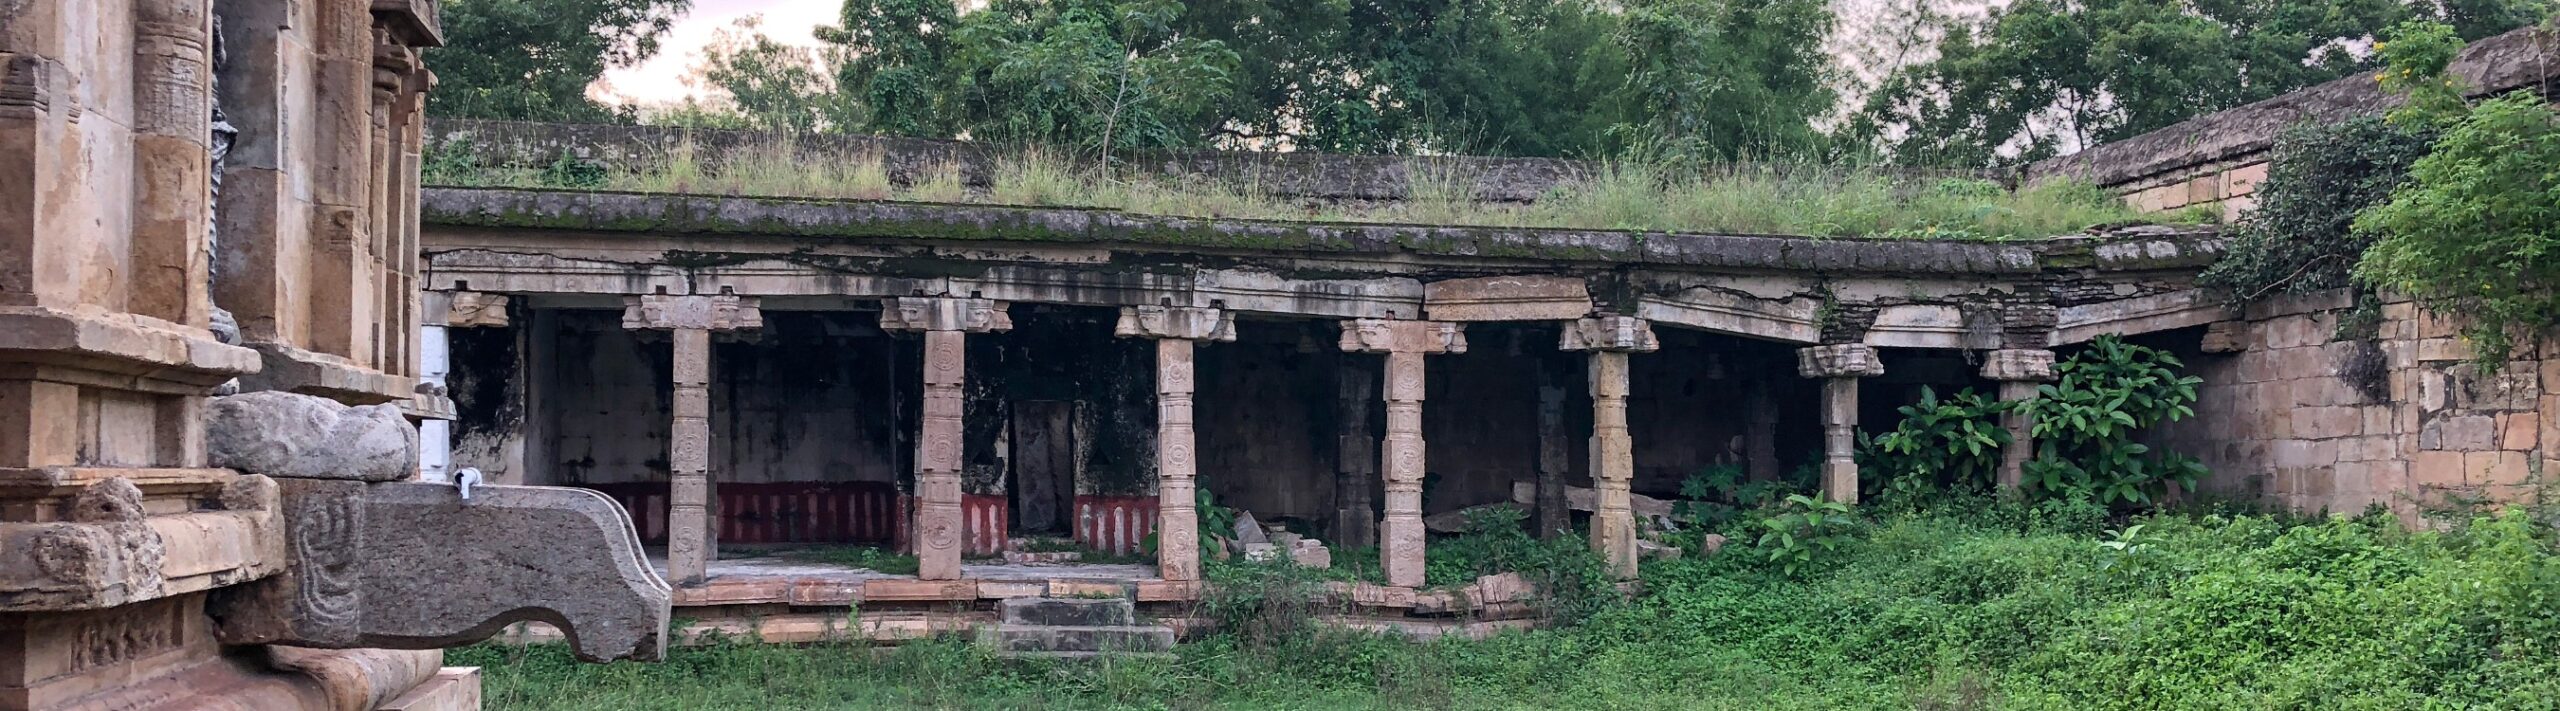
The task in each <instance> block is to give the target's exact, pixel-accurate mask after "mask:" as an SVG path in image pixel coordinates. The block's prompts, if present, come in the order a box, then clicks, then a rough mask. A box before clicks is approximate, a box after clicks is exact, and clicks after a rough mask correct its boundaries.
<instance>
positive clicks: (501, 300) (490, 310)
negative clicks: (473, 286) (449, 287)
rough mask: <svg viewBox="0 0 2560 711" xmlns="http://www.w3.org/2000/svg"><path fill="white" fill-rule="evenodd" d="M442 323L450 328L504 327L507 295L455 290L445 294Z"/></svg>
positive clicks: (505, 323)
mask: <svg viewBox="0 0 2560 711" xmlns="http://www.w3.org/2000/svg"><path fill="white" fill-rule="evenodd" d="M445 304H446V306H445V316H444V325H446V326H448V327H452V328H504V327H505V326H506V325H507V296H506V295H505V294H484V293H481V292H477V291H456V292H452V293H450V294H447V295H446V296H445Z"/></svg>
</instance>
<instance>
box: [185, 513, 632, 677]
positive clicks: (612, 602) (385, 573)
mask: <svg viewBox="0 0 2560 711" xmlns="http://www.w3.org/2000/svg"><path fill="white" fill-rule="evenodd" d="M279 485H280V488H281V489H282V496H283V502H284V508H285V510H286V519H285V537H286V539H287V542H288V546H289V548H290V549H291V552H292V554H293V562H292V564H291V567H290V568H289V569H288V571H287V572H286V574H284V575H281V576H278V577H276V578H273V579H270V580H266V581H262V582H260V583H257V584H254V585H250V586H243V587H240V588H234V589H230V590H225V591H223V593H221V594H218V595H217V596H216V598H215V602H214V605H213V606H212V608H211V610H210V611H211V612H212V613H213V614H214V615H215V617H216V619H217V620H218V621H219V630H220V633H221V637H222V639H223V641H224V642H226V643H230V644H260V643H270V644H293V645H299V646H309V647H325V648H348V647H385V648H399V649H432V648H440V647H447V646H453V645H457V644H468V643H471V642H475V641H479V640H481V639H486V638H488V637H489V636H490V635H493V634H496V633H497V632H498V631H499V630H500V629H501V628H503V627H504V626H506V625H508V624H511V623H514V622H522V621H538V622H543V623H547V624H550V625H552V626H554V627H559V628H561V629H563V630H564V631H566V632H567V634H568V636H569V639H570V641H571V644H572V646H573V647H575V650H576V653H577V655H578V656H579V658H581V659H586V660H590V661H606V660H612V659H656V658H658V656H659V655H660V654H661V653H663V651H664V649H665V633H666V628H667V627H666V626H667V614H668V603H669V589H668V587H667V584H666V583H665V582H664V581H662V580H660V579H659V578H658V576H657V574H656V573H655V572H654V571H652V570H651V569H650V567H649V566H648V564H647V562H646V561H645V560H644V559H643V558H642V557H641V551H640V542H639V538H638V536H637V535H636V534H634V533H633V532H632V529H631V526H630V519H629V517H628V516H627V515H626V514H624V513H623V511H622V507H621V506H620V505H618V504H615V503H614V502H613V500H611V499H607V498H605V497H604V496H603V495H601V494H597V493H595V492H592V491H587V490H583V489H568V488H552V487H518V486H487V487H479V488H475V489H473V490H472V495H471V499H470V500H469V501H464V500H463V499H462V497H461V495H460V493H459V491H458V490H456V489H455V488H454V487H450V486H445V485H441V484H429V483H420V482H391V483H366V482H356V481H343V480H285V481H281V482H279Z"/></svg>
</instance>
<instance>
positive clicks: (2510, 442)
mask: <svg viewBox="0 0 2560 711" xmlns="http://www.w3.org/2000/svg"><path fill="white" fill-rule="evenodd" d="M2498 420H2499V427H2498V430H2499V432H2498V448H2499V449H2509V450H2518V451H2525V450H2531V449H2533V448H2535V447H2536V446H2539V444H2540V441H2541V438H2542V433H2541V431H2540V430H2541V428H2542V422H2541V420H2542V415H2541V413H2535V412H2518V413H2512V414H2505V415H2499V416H2498Z"/></svg>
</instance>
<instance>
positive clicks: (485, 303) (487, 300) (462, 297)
mask: <svg viewBox="0 0 2560 711" xmlns="http://www.w3.org/2000/svg"><path fill="white" fill-rule="evenodd" d="M625 308H626V309H627V308H628V307H627V306H626V307H625ZM444 325H446V326H448V327H451V328H505V327H506V326H507V295H505V294H488V293H482V292H477V291H456V292H453V293H451V294H449V295H447V296H446V297H445V316H444Z"/></svg>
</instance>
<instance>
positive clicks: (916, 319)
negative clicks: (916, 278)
mask: <svg viewBox="0 0 2560 711" xmlns="http://www.w3.org/2000/svg"><path fill="white" fill-rule="evenodd" d="M1007 306H1008V304H1006V303H1005V302H1002V301H996V300H993V299H979V298H969V297H958V296H900V297H894V298H889V299H882V300H881V307H880V330H883V331H961V332H966V333H1000V332H1004V331H1011V330H1013V316H1012V315H1011V314H1008V313H1006V312H1005V308H1006V307H1007Z"/></svg>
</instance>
